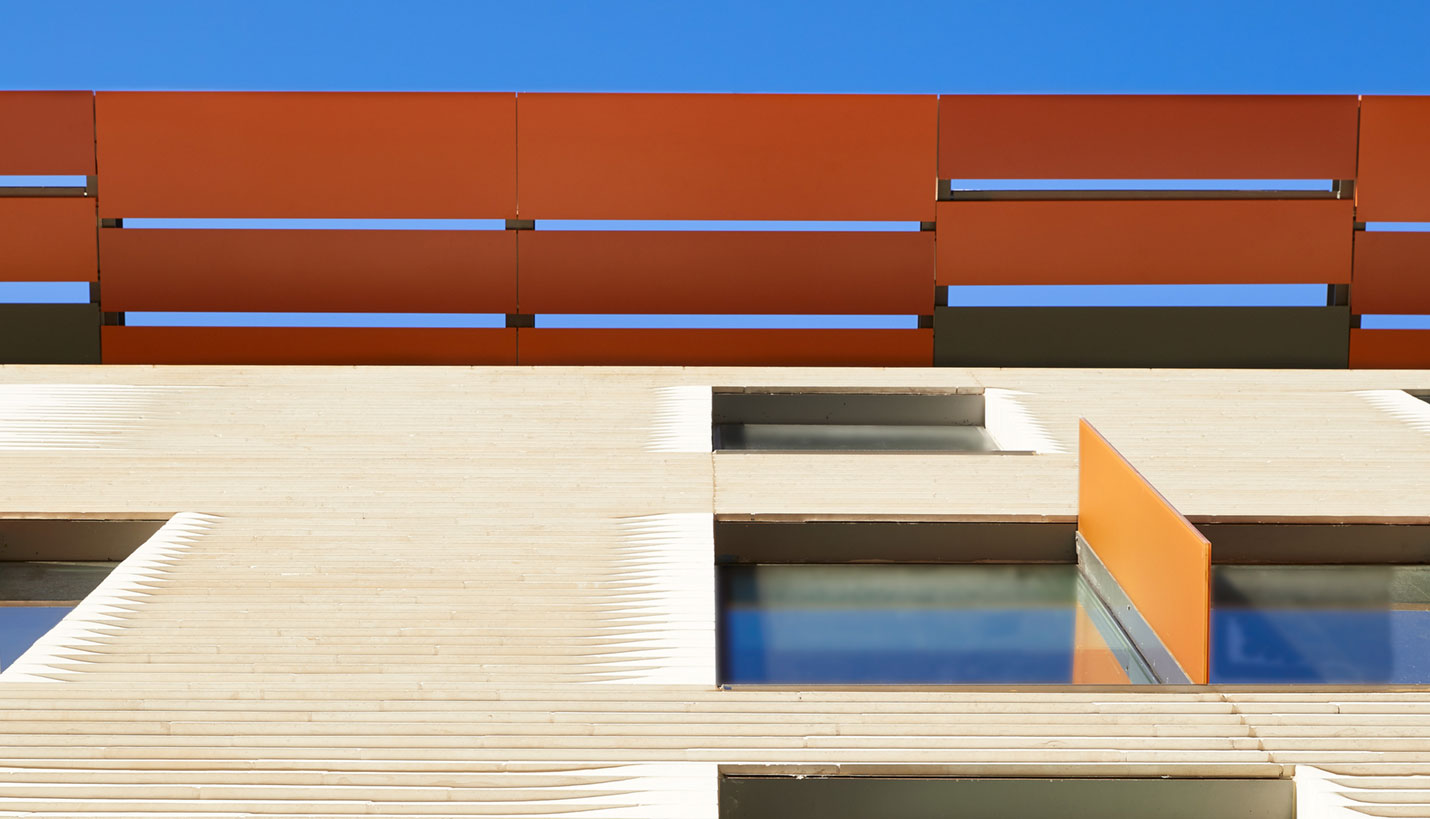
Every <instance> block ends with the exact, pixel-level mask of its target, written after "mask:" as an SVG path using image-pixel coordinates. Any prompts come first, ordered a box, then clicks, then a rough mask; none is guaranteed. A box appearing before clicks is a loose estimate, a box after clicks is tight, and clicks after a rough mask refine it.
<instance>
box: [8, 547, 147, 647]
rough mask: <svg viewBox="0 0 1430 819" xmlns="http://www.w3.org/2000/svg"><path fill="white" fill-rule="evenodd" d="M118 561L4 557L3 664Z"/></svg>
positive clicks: (66, 611)
mask: <svg viewBox="0 0 1430 819" xmlns="http://www.w3.org/2000/svg"><path fill="white" fill-rule="evenodd" d="M117 565H119V564H118V563H115V562H107V561H104V562H101V561H87V562H74V561H39V560H36V561H0V669H3V668H7V667H9V666H10V665H11V664H12V663H14V662H15V660H16V659H17V658H19V656H20V655H21V654H24V653H25V651H26V650H27V649H29V647H30V646H31V645H33V644H34V642H35V641H36V640H38V639H40V638H41V637H43V636H44V635H45V634H46V632H48V631H49V630H50V629H52V628H54V627H55V624H56V623H58V622H59V621H60V620H62V619H63V618H64V616H65V615H66V614H69V613H70V612H71V611H73V610H74V605H73V604H74V603H76V602H78V601H80V600H83V599H84V598H85V597H86V596H88V595H89V593H90V592H92V591H94V589H95V587H97V586H98V585H99V584H100V582H101V581H103V580H104V578H105V577H107V576H109V573H110V572H111V571H113V570H114V567H115V566H117Z"/></svg>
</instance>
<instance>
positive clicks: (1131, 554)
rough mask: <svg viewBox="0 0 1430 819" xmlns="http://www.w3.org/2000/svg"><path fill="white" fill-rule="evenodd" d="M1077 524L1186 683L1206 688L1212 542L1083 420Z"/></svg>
mask: <svg viewBox="0 0 1430 819" xmlns="http://www.w3.org/2000/svg"><path fill="white" fill-rule="evenodd" d="M1077 526H1078V532H1080V533H1081V534H1082V536H1083V539H1084V540H1086V541H1087V542H1088V544H1089V545H1090V546H1092V549H1093V551H1095V552H1096V553H1097V556H1098V557H1099V558H1101V560H1102V562H1103V564H1104V565H1105V566H1106V567H1107V570H1108V572H1109V573H1110V574H1111V575H1112V576H1113V578H1115V579H1116V580H1117V582H1118V584H1119V585H1120V586H1121V587H1122V590H1123V591H1124V592H1125V593H1126V594H1127V596H1128V598H1129V599H1131V601H1132V603H1133V605H1135V606H1136V607H1137V610H1138V611H1139V612H1140V613H1141V615H1142V617H1143V619H1145V620H1146V621H1147V623H1148V625H1150V626H1151V627H1152V629H1153V631H1155V632H1156V633H1157V636H1158V637H1159V638H1161V640H1162V644H1163V645H1165V646H1166V647H1167V650H1168V651H1170V652H1171V653H1172V656H1173V657H1175V658H1176V660H1177V662H1178V663H1179V664H1180V665H1181V666H1182V670H1183V671H1185V672H1186V673H1187V676H1188V677H1189V678H1191V681H1192V682H1193V683H1197V684H1204V683H1206V682H1207V672H1208V666H1209V664H1210V654H1209V653H1208V652H1209V648H1210V629H1211V543H1210V542H1208V541H1207V539H1206V538H1205V537H1203V536H1202V534H1201V532H1198V531H1197V529H1196V527H1194V526H1192V524H1190V523H1188V522H1187V519H1186V518H1184V517H1182V515H1181V513H1180V512H1178V511H1177V510H1176V509H1175V508H1173V507H1172V505H1171V504H1170V503H1168V502H1167V499H1166V498H1163V497H1162V495H1161V494H1160V493H1159V492H1158V491H1157V490H1156V489H1155V488H1154V487H1153V486H1152V485H1151V484H1149V483H1148V482H1147V479H1146V478H1143V477H1142V475H1140V474H1139V473H1138V472H1137V470H1136V469H1134V468H1133V467H1132V465H1131V464H1130V463H1128V462H1127V460H1126V459H1125V458H1123V457H1122V455H1121V454H1119V453H1118V451H1117V450H1116V449H1113V448H1112V445H1111V444H1109V443H1108V442H1107V439H1105V438H1103V437H1102V436H1101V435H1100V434H1098V432H1097V430H1095V429H1093V428H1092V425H1090V424H1088V423H1087V422H1086V421H1082V422H1080V424H1079V427H1078V520H1077Z"/></svg>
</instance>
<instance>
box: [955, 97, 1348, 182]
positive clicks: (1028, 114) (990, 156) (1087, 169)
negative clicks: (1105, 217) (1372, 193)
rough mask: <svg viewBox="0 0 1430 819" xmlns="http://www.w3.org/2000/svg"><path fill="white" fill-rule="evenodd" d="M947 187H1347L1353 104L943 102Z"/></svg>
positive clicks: (1280, 100) (1297, 100)
mask: <svg viewBox="0 0 1430 819" xmlns="http://www.w3.org/2000/svg"><path fill="white" fill-rule="evenodd" d="M938 168H939V176H941V177H943V178H945V179H1350V178H1352V177H1354V176H1355V175H1356V98H1355V97H1353V96H1334V97H1332V96H1251V95H1246V96H1171V95H1148V96H1144V95H1107V96H1087V95H1066V96H1052V95H1038V94H1032V95H1017V96H979V95H974V96H945V97H940V98H939V146H938Z"/></svg>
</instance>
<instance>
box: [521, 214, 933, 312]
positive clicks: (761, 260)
mask: <svg viewBox="0 0 1430 819" xmlns="http://www.w3.org/2000/svg"><path fill="white" fill-rule="evenodd" d="M520 245H521V307H522V310H523V311H525V312H528V313H830V314H833V313H871V314H879V313H882V314H917V315H931V314H932V313H933V304H934V291H933V284H934V282H933V268H934V238H933V233H932V232H928V231H921V232H917V233H915V232H909V233H824V232H818V233H774V232H744V231H740V232H733V231H731V232H725V231H709V232H686V231H670V232H666V231H541V230H535V231H522V232H521V239H520Z"/></svg>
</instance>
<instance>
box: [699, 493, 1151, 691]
mask: <svg viewBox="0 0 1430 819" xmlns="http://www.w3.org/2000/svg"><path fill="white" fill-rule="evenodd" d="M715 548H716V553H717V555H718V559H717V562H718V563H719V566H718V569H717V577H718V584H719V599H720V604H721V605H720V615H719V631H720V633H719V645H720V658H719V674H720V680H721V682H722V683H726V684H734V685H740V684H835V685H873V684H989V683H1009V684H1016V683H1045V684H1067V683H1072V682H1108V681H1112V682H1124V683H1125V682H1128V681H1135V682H1151V681H1153V677H1152V675H1151V673H1150V671H1149V670H1148V669H1147V668H1146V664H1145V663H1144V662H1143V661H1142V660H1141V657H1140V656H1139V655H1137V653H1136V651H1135V650H1133V649H1132V647H1131V644H1130V643H1129V642H1128V641H1127V639H1126V638H1125V636H1124V635H1123V634H1122V633H1121V631H1120V630H1119V628H1118V626H1117V624H1116V620H1115V619H1114V618H1113V617H1112V616H1111V614H1110V612H1109V611H1107V609H1106V607H1105V606H1104V605H1103V603H1102V602H1101V600H1100V599H1099V598H1098V597H1097V596H1096V594H1094V593H1093V592H1092V591H1091V589H1090V587H1089V586H1088V585H1087V584H1086V583H1085V582H1084V581H1083V579H1082V577H1081V575H1080V574H1079V571H1078V567H1077V566H1076V565H1075V564H1074V563H1073V561H1074V560H1075V551H1074V549H1073V526H1072V525H1071V524H1059V523H1017V522H1008V523H983V522H968V523H964V522H925V523H899V522H890V521H813V522H802V523H801V522H761V521H749V520H743V521H742V520H732V521H719V522H717V523H716V534H715ZM1092 646H1096V647H1098V648H1100V651H1099V652H1093V651H1090V650H1089V649H1090V648H1091V647H1092ZM1099 658H1101V659H1102V660H1103V661H1104V662H1110V663H1112V664H1113V665H1115V666H1116V668H1114V669H1111V670H1112V671H1113V672H1114V676H1113V677H1112V678H1111V679H1104V678H1095V677H1096V675H1095V674H1094V672H1095V671H1096V670H1097V669H1094V668H1092V667H1090V663H1091V662H1095V661H1096V660H1097V659H1099Z"/></svg>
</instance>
